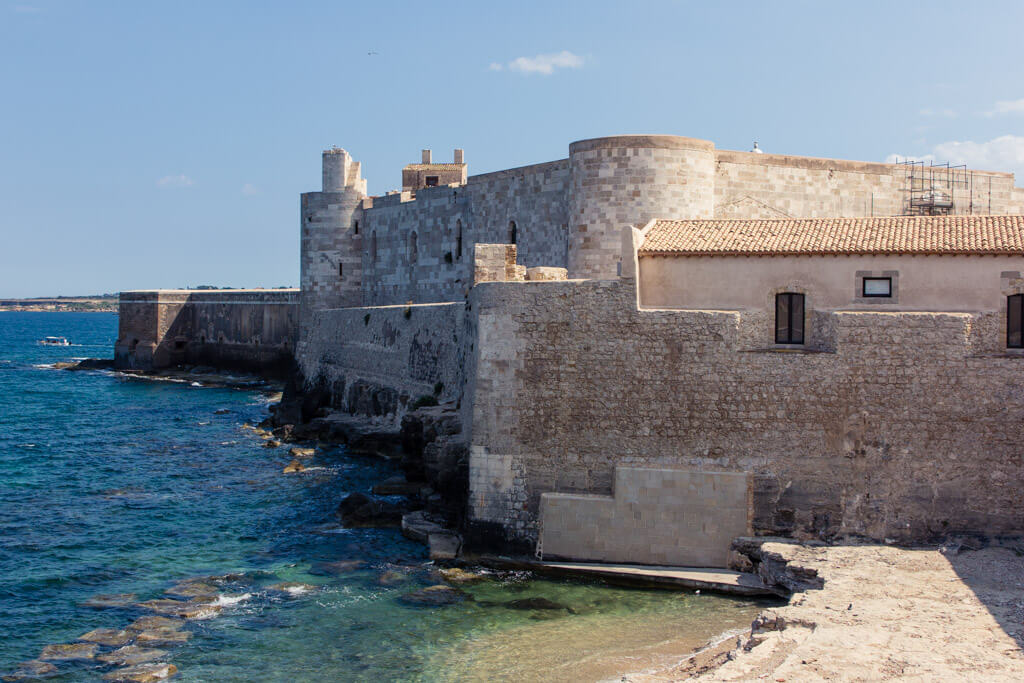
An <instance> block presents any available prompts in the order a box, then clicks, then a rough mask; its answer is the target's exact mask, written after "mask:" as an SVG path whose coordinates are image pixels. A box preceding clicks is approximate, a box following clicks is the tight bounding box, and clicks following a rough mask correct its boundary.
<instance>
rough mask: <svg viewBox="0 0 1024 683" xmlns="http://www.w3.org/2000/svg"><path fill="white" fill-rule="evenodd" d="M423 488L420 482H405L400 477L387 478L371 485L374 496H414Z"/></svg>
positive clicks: (403, 478)
mask: <svg viewBox="0 0 1024 683" xmlns="http://www.w3.org/2000/svg"><path fill="white" fill-rule="evenodd" d="M422 487H423V483H422V482H410V481H406V479H405V477H403V476H402V475H400V474H399V475H396V476H394V477H388V478H387V479H385V480H384V481H382V482H380V483H377V484H374V485H373V494H374V495H375V496H414V495H416V494H418V493H419V492H420V489H421V488H422Z"/></svg>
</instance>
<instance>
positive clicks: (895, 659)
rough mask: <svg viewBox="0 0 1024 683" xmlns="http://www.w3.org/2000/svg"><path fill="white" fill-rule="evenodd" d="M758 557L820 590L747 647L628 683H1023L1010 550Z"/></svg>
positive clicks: (1018, 578)
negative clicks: (812, 579)
mask: <svg viewBox="0 0 1024 683" xmlns="http://www.w3.org/2000/svg"><path fill="white" fill-rule="evenodd" d="M763 551H764V552H767V553H771V554H772V555H774V556H775V557H777V558H778V559H780V560H782V561H784V562H785V563H786V571H787V572H788V571H791V570H793V569H796V570H797V571H798V572H800V571H801V570H804V571H806V570H808V569H809V570H813V571H817V573H818V576H819V577H821V578H822V579H823V580H824V587H823V588H822V589H820V590H806V591H803V592H798V593H796V594H794V596H793V598H792V599H791V600H790V602H789V604H788V605H787V606H785V607H781V608H776V609H771V610H767V611H765V612H763V613H762V614H761V615H760V616H759V617H758V619H757V620H755V622H754V629H753V631H752V633H751V634H750V635H748V636H744V637H741V638H730V639H728V640H727V641H725V642H723V643H721V644H720V645H719V646H717V647H711V648H709V649H708V650H707V651H705V652H704V653H702V654H699V655H697V656H693V657H690V658H688V659H686V660H684V661H683V663H681V664H680V665H678V666H675V667H673V668H671V669H668V670H664V671H660V672H648V673H644V674H632V675H629V676H625V677H623V679H622V680H624V681H634V682H636V683H640V682H648V681H683V680H699V681H758V680H769V681H820V680H829V681H883V680H928V681H932V680H942V681H955V680H963V681H968V680H969V681H1024V652H1022V646H1024V623H1022V622H1024V557H1021V556H1019V555H1018V554H1017V553H1016V552H1015V551H1013V550H1009V549H1006V548H986V549H983V550H975V551H966V552H962V553H960V554H955V553H948V554H944V553H943V552H940V551H939V550H905V549H899V548H892V547H886V546H839V547H803V546H799V545H790V544H784V543H766V544H765V545H764V546H763ZM813 571H812V573H813Z"/></svg>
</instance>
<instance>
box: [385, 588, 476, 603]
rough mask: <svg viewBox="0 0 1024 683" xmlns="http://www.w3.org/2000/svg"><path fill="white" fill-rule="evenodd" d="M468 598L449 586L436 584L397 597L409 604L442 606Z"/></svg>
mask: <svg viewBox="0 0 1024 683" xmlns="http://www.w3.org/2000/svg"><path fill="white" fill-rule="evenodd" d="M467 598H469V595H467V594H466V593H464V592H462V591H460V590H459V589H458V588H452V587H451V586H444V585H440V584H439V585H437V586H427V587H426V588H423V589H421V590H418V591H413V592H412V593H406V594H405V595H403V596H402V597H400V598H399V600H401V601H402V602H404V603H408V604H410V605H425V606H427V607H442V606H444V605H452V604H455V603H457V602H462V601H463V600H466V599H467Z"/></svg>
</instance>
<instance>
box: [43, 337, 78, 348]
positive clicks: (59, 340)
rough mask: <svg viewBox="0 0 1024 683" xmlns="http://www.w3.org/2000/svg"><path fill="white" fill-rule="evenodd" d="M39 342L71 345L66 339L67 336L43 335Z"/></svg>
mask: <svg viewBox="0 0 1024 683" xmlns="http://www.w3.org/2000/svg"><path fill="white" fill-rule="evenodd" d="M39 343H40V344H45V345H46V346H71V342H69V341H68V338H67V337H43V338H42V339H40V340H39Z"/></svg>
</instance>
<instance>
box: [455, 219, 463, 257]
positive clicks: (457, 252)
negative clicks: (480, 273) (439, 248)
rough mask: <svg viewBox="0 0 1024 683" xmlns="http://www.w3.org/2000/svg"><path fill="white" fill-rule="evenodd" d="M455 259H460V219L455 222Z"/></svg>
mask: <svg viewBox="0 0 1024 683" xmlns="http://www.w3.org/2000/svg"><path fill="white" fill-rule="evenodd" d="M455 232H456V235H455V258H457V259H461V258H462V219H461V218H460V219H459V220H457V221H455Z"/></svg>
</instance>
